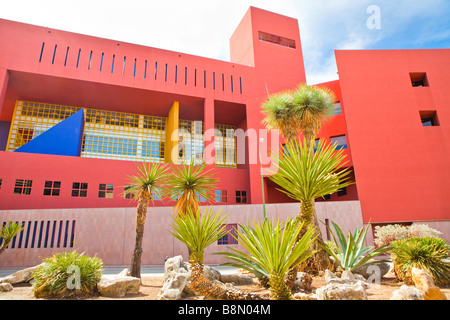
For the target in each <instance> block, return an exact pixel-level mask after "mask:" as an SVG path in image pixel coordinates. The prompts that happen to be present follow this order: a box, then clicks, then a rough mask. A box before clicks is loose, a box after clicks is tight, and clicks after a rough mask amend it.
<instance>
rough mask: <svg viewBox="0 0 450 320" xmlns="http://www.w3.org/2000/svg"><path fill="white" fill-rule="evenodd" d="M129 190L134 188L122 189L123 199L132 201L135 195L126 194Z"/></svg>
mask: <svg viewBox="0 0 450 320" xmlns="http://www.w3.org/2000/svg"><path fill="white" fill-rule="evenodd" d="M131 188H134V186H133V187H130V186H128V187H124V188H123V191H124V192H123V195H124V196H123V197H124V198H125V199H133V197H134V195H135V193H134V192H128V190H130V189H131Z"/></svg>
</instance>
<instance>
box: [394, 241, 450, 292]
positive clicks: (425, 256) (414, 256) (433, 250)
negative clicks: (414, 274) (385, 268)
mask: <svg viewBox="0 0 450 320" xmlns="http://www.w3.org/2000/svg"><path fill="white" fill-rule="evenodd" d="M391 247H392V254H391V256H392V260H393V262H394V270H395V273H396V276H397V277H398V278H399V280H402V281H405V282H406V283H407V284H410V283H412V279H411V269H412V268H413V267H415V268H419V269H423V270H425V271H427V272H428V273H429V274H430V275H431V276H432V277H433V280H434V282H435V284H437V285H447V284H449V283H450V263H448V260H445V259H448V256H449V254H450V245H449V244H447V242H446V241H445V240H444V239H440V238H410V239H402V240H397V241H393V242H391Z"/></svg>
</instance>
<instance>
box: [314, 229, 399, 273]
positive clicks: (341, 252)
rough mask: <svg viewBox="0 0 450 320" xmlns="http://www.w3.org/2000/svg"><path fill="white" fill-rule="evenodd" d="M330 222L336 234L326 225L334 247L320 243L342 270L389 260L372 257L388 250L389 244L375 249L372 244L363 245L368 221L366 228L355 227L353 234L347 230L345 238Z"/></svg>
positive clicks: (352, 269)
mask: <svg viewBox="0 0 450 320" xmlns="http://www.w3.org/2000/svg"><path fill="white" fill-rule="evenodd" d="M332 224H333V228H334V230H335V233H336V236H335V235H334V233H333V231H332V230H331V228H330V227H328V226H326V227H327V229H328V230H329V231H330V234H331V236H332V237H333V242H334V244H335V249H334V250H333V249H332V248H330V247H329V246H326V245H322V248H323V249H324V250H325V251H327V252H328V254H329V255H330V256H332V257H333V258H334V259H335V261H336V262H337V263H338V264H339V266H340V267H341V268H342V269H343V270H345V271H355V270H358V269H359V268H361V267H363V266H367V265H371V264H374V263H380V262H388V261H389V260H374V259H373V258H375V257H376V256H379V255H381V254H384V253H386V252H388V251H389V250H390V249H391V248H390V247H389V245H384V246H380V247H378V248H376V249H374V247H372V246H369V247H365V245H364V243H365V241H366V236H367V230H368V229H369V226H370V223H368V224H367V227H366V228H364V227H362V228H361V229H359V230H358V229H355V231H354V232H353V234H352V233H351V232H349V233H348V235H347V239H346V238H345V235H344V233H343V232H342V229H341V228H340V227H339V226H338V225H337V224H336V223H334V222H333V221H332ZM371 250H372V251H371Z"/></svg>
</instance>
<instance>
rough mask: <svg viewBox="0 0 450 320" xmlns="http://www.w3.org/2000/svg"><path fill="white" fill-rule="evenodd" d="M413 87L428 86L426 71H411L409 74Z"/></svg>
mask: <svg viewBox="0 0 450 320" xmlns="http://www.w3.org/2000/svg"><path fill="white" fill-rule="evenodd" d="M409 77H410V78H411V84H412V86H413V87H428V85H429V84H428V78H427V74H426V72H411V73H410V74H409Z"/></svg>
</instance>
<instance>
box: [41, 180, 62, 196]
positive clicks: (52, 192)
mask: <svg viewBox="0 0 450 320" xmlns="http://www.w3.org/2000/svg"><path fill="white" fill-rule="evenodd" d="M60 191H61V181H45V183H44V196H54V197H57V196H59V193H60Z"/></svg>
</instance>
